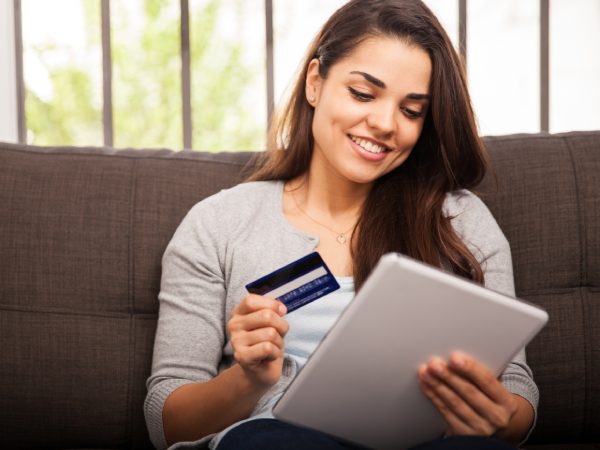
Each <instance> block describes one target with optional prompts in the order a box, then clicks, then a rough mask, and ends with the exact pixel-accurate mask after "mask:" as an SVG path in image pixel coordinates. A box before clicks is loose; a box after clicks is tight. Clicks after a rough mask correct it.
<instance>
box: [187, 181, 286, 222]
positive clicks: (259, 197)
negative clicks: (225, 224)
mask: <svg viewBox="0 0 600 450" xmlns="http://www.w3.org/2000/svg"><path fill="white" fill-rule="evenodd" d="M280 183H281V181H277V180H276V181H251V182H247V183H240V184H238V185H235V186H233V187H230V188H227V189H222V190H220V191H219V192H217V193H215V194H213V195H211V196H209V197H206V198H205V199H203V200H201V201H199V202H198V203H196V204H195V205H194V206H193V207H192V209H191V210H190V214H192V215H200V214H206V213H207V212H211V213H213V214H214V215H215V218H221V219H222V218H227V217H228V216H235V217H240V216H244V215H245V214H247V213H254V212H255V211H256V209H257V208H258V207H263V208H265V209H268V208H269V206H270V204H271V203H273V204H275V203H276V199H277V193H278V192H279V190H280V189H281V185H280Z"/></svg>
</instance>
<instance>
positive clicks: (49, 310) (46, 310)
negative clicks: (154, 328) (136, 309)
mask: <svg viewBox="0 0 600 450" xmlns="http://www.w3.org/2000/svg"><path fill="white" fill-rule="evenodd" d="M2 311H13V312H23V313H33V314H57V315H62V316H83V317H90V318H92V317H93V318H100V319H127V318H129V317H132V316H133V317H135V319H136V320H140V319H142V320H143V319H146V320H156V319H157V318H158V314H157V313H137V314H130V313H128V312H126V313H121V312H115V313H95V312H89V311H86V312H81V311H73V310H69V309H58V308H56V309H52V308H25V307H23V306H13V305H3V304H0V312H2Z"/></svg>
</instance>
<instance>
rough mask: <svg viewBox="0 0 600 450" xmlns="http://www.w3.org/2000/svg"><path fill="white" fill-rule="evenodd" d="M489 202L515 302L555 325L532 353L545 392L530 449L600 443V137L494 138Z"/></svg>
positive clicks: (542, 335) (584, 134)
mask: <svg viewBox="0 0 600 450" xmlns="http://www.w3.org/2000/svg"><path fill="white" fill-rule="evenodd" d="M486 144H487V146H488V148H489V151H490V154H491V156H492V160H493V165H494V167H495V171H496V175H497V189H496V183H495V182H494V180H493V179H492V177H488V178H487V179H486V181H485V182H484V184H483V185H482V187H481V188H482V191H483V195H484V196H483V199H484V201H485V202H486V203H487V205H488V206H489V208H490V210H491V211H492V213H493V214H494V216H495V217H496V219H497V220H498V223H499V224H500V227H501V228H502V230H503V231H504V233H505V234H506V236H507V238H508V240H509V242H510V245H511V251H512V257H513V266H514V273H515V283H516V290H517V296H519V297H520V298H522V299H524V300H527V301H530V302H532V303H535V304H538V305H541V306H542V307H544V308H545V309H546V310H547V311H548V313H549V315H550V321H549V323H548V325H547V326H546V327H545V329H544V330H542V332H541V333H540V334H539V335H538V337H537V338H536V339H534V341H533V342H532V343H531V345H530V346H529V347H528V349H527V356H528V362H529V363H530V365H531V366H532V369H533V371H534V377H535V380H536V382H537V383H538V386H539V388H540V408H539V422H538V424H537V427H536V430H535V431H534V434H533V436H532V438H531V442H559V441H565V442H571V443H572V442H585V441H587V442H592V441H596V442H597V441H598V439H599V438H600V384H599V383H598V380H599V379H600V177H599V174H600V132H574V133H565V134H559V135H530V136H528V135H518V136H504V137H495V138H488V139H486Z"/></svg>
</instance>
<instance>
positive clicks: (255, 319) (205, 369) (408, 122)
mask: <svg viewBox="0 0 600 450" xmlns="http://www.w3.org/2000/svg"><path fill="white" fill-rule="evenodd" d="M270 146H271V151H270V152H268V155H267V160H266V161H265V162H264V164H263V165H262V168H261V169H260V170H258V172H257V173H255V174H254V176H253V177H252V178H251V182H248V183H244V184H241V185H239V186H236V187H234V188H232V189H229V190H226V191H222V192H220V193H219V194H217V195H215V196H212V197H210V198H208V199H205V200H204V201H202V202H200V203H199V204H197V205H196V206H195V207H194V208H193V209H192V210H191V211H190V212H189V213H188V215H187V216H186V218H185V219H184V220H183V222H182V223H181V225H180V227H179V228H178V230H177V232H176V233H175V235H174V237H173V239H172V241H171V243H170V244H169V246H168V248H167V250H166V252H165V255H164V258H163V279H162V285H161V293H160V297H159V298H160V316H159V321H158V329H157V335H156V343H155V350H154V351H155V353H154V361H153V370H152V375H151V377H150V378H149V380H148V387H149V392H148V396H147V399H146V404H145V413H146V419H147V423H148V428H149V430H150V435H151V437H152V440H153V442H154V444H155V445H156V446H157V447H158V448H165V447H167V446H168V445H170V444H174V443H176V442H190V441H196V444H181V445H182V447H186V446H193V445H200V444H202V443H208V442H210V446H211V448H217V449H218V450H226V449H233V448H261V449H267V448H346V446H347V444H342V443H339V442H337V441H336V440H334V439H332V438H330V437H328V436H325V435H323V434H321V433H318V432H316V431H309V430H304V429H301V428H297V427H293V426H291V425H286V424H283V423H281V422H278V421H276V420H274V419H273V418H272V415H271V408H272V406H273V404H274V402H275V401H276V400H277V398H278V397H279V395H280V394H281V392H282V391H283V389H284V388H285V386H286V385H287V384H288V383H289V381H290V380H291V379H292V378H293V377H294V375H295V373H296V372H297V370H298V369H299V367H301V366H302V364H303V363H304V362H305V361H306V359H307V357H308V356H309V355H310V353H311V352H312V350H314V348H315V347H316V345H317V344H318V342H319V340H320V339H321V338H322V337H323V335H324V334H325V333H326V332H327V330H328V329H329V327H330V326H331V325H332V324H333V323H334V321H335V319H336V318H337V316H338V315H339V314H340V312H341V311H342V310H343V308H344V307H345V306H346V305H347V303H348V302H349V301H350V299H351V298H352V296H353V293H354V292H355V290H358V289H359V288H360V286H361V285H362V284H363V283H364V281H365V279H366V278H367V276H368V274H369V272H370V271H371V269H372V268H373V267H374V265H375V264H376V262H377V261H378V259H379V257H380V256H381V255H383V254H384V253H386V252H390V251H396V252H402V253H405V254H407V255H409V256H412V257H414V258H417V259H419V260H422V261H425V262H427V263H430V264H433V265H436V266H440V267H444V268H446V269H448V270H451V271H453V272H454V273H456V274H459V275H461V276H463V277H466V278H468V279H471V280H474V281H476V282H479V283H485V285H486V286H488V287H490V288H493V289H496V290H499V291H503V292H505V293H508V294H514V288H513V280H512V267H511V260H510V250H509V248H508V244H507V242H506V239H505V238H504V236H503V235H502V232H501V231H500V230H499V228H498V226H497V224H496V222H495V221H494V219H493V217H492V216H491V215H490V213H489V211H488V210H487V209H486V207H485V206H484V205H483V203H482V202H481V201H480V200H478V199H477V197H475V196H474V195H473V194H472V193H470V192H469V191H468V190H467V189H469V188H473V187H474V186H476V185H477V184H478V183H479V182H480V180H481V179H482V178H483V175H484V173H485V170H486V156H485V153H484V150H483V147H482V144H481V142H480V140H479V138H478V136H477V132H476V127H475V123H474V118H473V112H472V110H471V106H470V100H469V96H468V93H467V88H466V83H465V77H464V73H463V71H462V69H461V64H460V62H459V59H458V57H457V55H456V53H455V51H454V50H453V48H452V45H451V43H450V41H449V39H448V37H447V35H446V34H445V32H444V31H443V29H442V28H441V26H440V24H439V22H438V21H437V19H436V18H435V17H434V16H433V14H432V13H431V12H430V11H429V10H428V9H427V7H426V6H424V5H423V4H422V3H421V2H420V1H415V0H353V1H350V2H349V3H348V4H346V5H345V6H343V7H342V8H341V9H340V10H338V11H337V12H336V13H335V14H334V15H333V16H332V17H331V18H330V19H329V21H328V22H327V23H326V24H325V25H324V27H323V29H322V31H321V32H320V33H319V35H318V36H317V38H316V40H315V41H314V42H313V44H312V46H311V48H310V50H309V52H308V56H307V58H306V60H305V62H304V65H303V68H302V71H301V73H300V76H299V78H298V80H297V82H296V85H295V89H294V91H293V92H292V95H291V99H290V101H289V103H288V105H287V107H286V108H285V110H284V112H283V114H282V116H281V118H280V120H279V121H278V122H277V124H276V126H275V127H274V128H273V132H272V137H271V143H270ZM315 249H316V250H317V251H318V252H319V253H320V254H321V256H322V257H323V259H324V260H325V262H326V263H327V265H328V266H329V268H330V269H331V271H332V272H333V274H334V275H335V276H336V278H337V279H338V281H339V282H340V285H341V289H340V290H338V291H336V292H334V293H331V294H329V295H327V296H325V297H323V298H321V299H319V300H318V301H316V302H313V303H311V304H309V305H306V306H304V307H302V308H301V309H299V310H297V311H294V312H293V313H291V314H289V315H286V311H285V307H284V305H283V304H281V303H280V302H278V301H276V300H274V299H270V298H266V297H261V296H257V295H248V293H247V292H246V291H245V289H244V285H245V284H247V283H248V282H250V281H253V280H255V279H257V278H259V277H260V276H262V275H264V274H267V273H269V272H271V271H273V270H275V269H277V268H279V267H281V266H283V265H285V264H287V263H289V262H291V261H293V260H295V259H298V258H299V257H302V256H304V255H306V254H308V253H310V252H312V251H314V250H315ZM415 376H418V377H419V380H420V384H421V389H422V391H423V393H424V394H425V395H426V396H427V397H428V398H429V399H430V400H431V401H432V403H433V404H434V405H435V407H436V408H437V409H438V410H439V411H440V413H441V415H442V416H443V418H444V420H445V422H446V425H447V429H446V435H447V436H448V438H446V439H442V440H438V441H434V442H431V443H425V444H424V447H423V448H471V447H469V446H472V448H514V447H511V446H510V445H509V444H507V443H504V442H502V441H506V442H519V441H521V440H523V439H524V438H525V436H526V435H527V433H528V431H529V430H530V429H531V427H532V425H533V422H534V415H535V407H536V405H537V395H538V394H537V388H536V386H535V384H534V382H533V380H532V378H531V372H530V370H529V368H528V367H527V365H526V363H525V355H524V352H521V353H520V354H519V355H517V357H516V358H515V360H514V361H512V362H511V364H510V365H509V366H508V367H507V369H506V370H505V372H504V373H503V375H502V377H501V381H500V380H497V379H496V378H495V377H494V376H493V375H492V374H491V373H490V372H489V371H488V370H487V369H486V368H485V367H484V366H482V365H481V364H480V363H479V362H478V361H475V360H473V359H471V358H469V357H468V356H467V355H461V354H454V355H452V357H451V358H450V360H449V361H442V360H439V359H435V358H434V359H432V360H431V361H429V363H428V364H427V365H424V366H423V367H421V368H419V370H418V373H415ZM465 436H467V437H465ZM468 436H471V437H468ZM490 436H494V437H495V438H497V439H490V438H489V437H490ZM284 443H285V447H284V446H283V444H284Z"/></svg>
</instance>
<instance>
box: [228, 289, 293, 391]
mask: <svg viewBox="0 0 600 450" xmlns="http://www.w3.org/2000/svg"><path fill="white" fill-rule="evenodd" d="M285 313H286V308H285V305H284V304H283V303H281V302H279V301H277V300H274V299H272V298H267V297H262V296H260V295H254V294H249V295H247V296H246V297H245V298H244V300H242V302H241V303H240V304H239V305H237V306H236V307H235V308H234V309H233V311H232V314H231V319H230V320H229V322H228V323H227V330H228V331H229V335H230V336H231V345H232V347H233V357H234V358H235V360H236V361H237V362H238V363H239V365H240V367H242V369H243V370H244V372H245V373H246V375H247V376H248V378H249V379H250V380H251V381H252V383H253V384H255V385H256V386H259V387H263V388H268V387H270V386H272V385H274V384H275V383H276V382H277V380H279V378H280V377H281V371H282V369H283V346H284V344H283V337H284V336H285V334H286V333H287V331H288V328H289V326H288V323H287V321H286V320H285V319H284V318H283V315H285Z"/></svg>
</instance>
